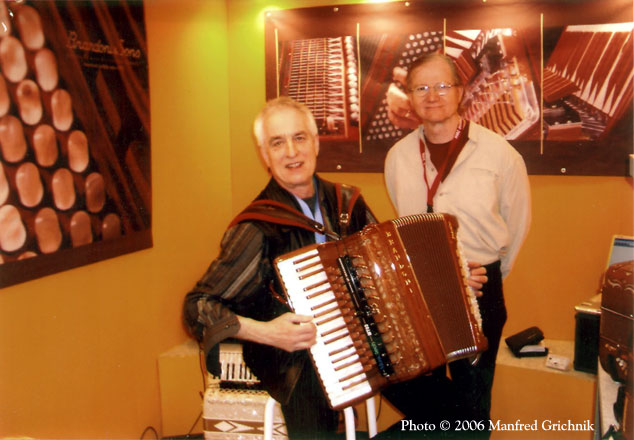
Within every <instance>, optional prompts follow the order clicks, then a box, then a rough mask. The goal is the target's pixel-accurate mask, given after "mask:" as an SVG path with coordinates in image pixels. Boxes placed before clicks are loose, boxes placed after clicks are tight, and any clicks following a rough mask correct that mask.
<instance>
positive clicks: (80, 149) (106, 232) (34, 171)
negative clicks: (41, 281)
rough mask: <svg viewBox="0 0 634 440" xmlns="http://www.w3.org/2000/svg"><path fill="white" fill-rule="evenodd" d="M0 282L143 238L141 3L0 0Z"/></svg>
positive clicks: (138, 243) (113, 252)
mask: <svg viewBox="0 0 634 440" xmlns="http://www.w3.org/2000/svg"><path fill="white" fill-rule="evenodd" d="M0 24H1V25H2V26H0V68H1V74H0V160H1V164H2V166H1V168H0V287H5V286H8V285H12V284H16V283H20V282H23V281H27V280H30V279H34V278H38V277H41V276H44V275H49V274H52V273H55V272H59V271H62V270H66V269H70V268H74V267H77V266H80V265H84V264H88V263H92V262H96V261H99V260H103V259H105V258H111V257H114V256H117V255H121V254H124V253H128V252H133V251H137V250H140V249H144V248H148V247H151V246H152V235H151V181H150V107H149V96H148V63H147V48H146V43H145V41H146V40H145V23H144V11H143V3H142V2H141V1H125V0H111V1H105V0H95V1H53V0H39V1H19V2H18V1H3V0H0Z"/></svg>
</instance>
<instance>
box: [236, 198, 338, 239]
mask: <svg viewBox="0 0 634 440" xmlns="http://www.w3.org/2000/svg"><path fill="white" fill-rule="evenodd" d="M248 220H260V221H264V222H268V223H275V224H278V225H286V226H295V227H297V228H302V229H306V230H308V231H311V232H319V233H320V234H324V233H325V228H324V225H322V224H321V223H319V222H316V221H315V220H313V219H311V218H310V217H307V216H306V215H304V214H303V213H301V212H299V211H298V210H296V209H293V208H291V207H290V206H288V205H285V204H284V203H280V202H276V201H275V200H269V199H263V200H256V201H255V202H252V203H251V204H250V205H249V206H247V207H246V208H245V209H244V210H243V211H242V212H241V213H240V214H238V215H237V216H236V217H235V218H234V219H233V220H232V221H231V223H230V224H229V227H230V228H231V227H233V226H235V225H237V224H238V223H241V222H244V221H248Z"/></svg>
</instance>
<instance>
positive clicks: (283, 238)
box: [184, 177, 376, 403]
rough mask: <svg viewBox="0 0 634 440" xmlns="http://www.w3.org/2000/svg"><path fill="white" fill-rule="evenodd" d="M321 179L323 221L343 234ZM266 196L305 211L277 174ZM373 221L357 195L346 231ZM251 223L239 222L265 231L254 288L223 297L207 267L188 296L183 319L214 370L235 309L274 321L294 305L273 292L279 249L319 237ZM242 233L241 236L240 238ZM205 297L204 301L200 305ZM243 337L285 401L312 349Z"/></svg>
mask: <svg viewBox="0 0 634 440" xmlns="http://www.w3.org/2000/svg"><path fill="white" fill-rule="evenodd" d="M317 181H318V195H319V200H320V206H321V209H322V216H323V218H324V224H325V227H326V229H327V230H329V231H333V232H335V233H336V234H338V235H342V233H343V232H344V231H342V229H341V226H340V224H339V222H338V218H339V215H338V208H337V194H336V190H335V185H334V184H332V183H330V182H327V181H325V180H323V179H320V178H318V177H317ZM265 199H268V200H274V201H276V202H281V203H283V204H285V205H287V206H290V207H292V208H294V209H296V210H298V211H300V212H301V207H300V206H299V204H298V203H297V201H296V200H295V197H293V195H292V194H290V193H289V192H288V191H286V190H285V189H283V188H282V187H280V186H279V184H278V183H277V182H276V181H275V180H273V179H271V180H270V181H269V183H268V185H267V186H266V188H265V189H264V190H263V191H262V192H261V193H260V195H258V197H257V198H256V200H265ZM375 221H376V220H375V218H374V216H373V214H372V213H371V211H370V210H369V209H368V207H367V205H366V204H365V202H364V200H363V198H362V197H359V198H358V199H357V200H356V202H355V204H354V206H353V208H352V212H351V215H350V219H349V226H348V231H347V232H348V233H353V232H356V231H359V230H361V229H362V228H363V227H364V226H365V225H366V224H368V223H372V222H375ZM247 223H248V225H244V224H243V225H238V226H235V227H240V226H242V227H243V228H244V227H245V226H246V227H248V228H253V227H254V228H256V229H257V232H256V233H257V234H259V235H261V237H259V238H261V243H262V246H261V254H260V262H259V267H258V270H257V272H258V276H257V283H252V284H251V286H250V287H249V290H250V291H249V292H247V293H246V294H241V295H236V296H235V297H234V298H230V299H223V298H221V297H220V295H221V294H222V293H223V292H216V291H214V286H212V285H208V283H205V282H204V280H205V279H214V276H215V277H217V276H218V274H217V273H211V274H210V273H209V271H208V273H207V274H206V275H205V277H203V279H202V280H201V281H199V283H198V284H197V286H196V288H194V289H193V290H192V291H191V292H190V293H189V294H188V295H187V298H186V300H185V307H184V318H185V323H186V325H187V327H188V328H189V330H190V332H191V333H192V334H193V335H194V336H195V337H196V338H197V339H198V340H200V341H202V342H203V347H204V350H205V355H206V357H207V366H208V369H209V370H210V371H212V372H214V371H217V370H216V365H215V364H216V362H217V361H216V359H217V358H216V356H217V345H216V344H217V343H218V342H220V341H221V340H223V339H225V338H226V337H230V336H233V335H235V333H237V331H238V329H239V324H238V322H237V318H236V317H235V315H241V316H245V317H249V318H252V319H256V320H259V321H270V320H271V319H273V318H275V317H277V316H280V315H282V314H284V313H286V312H288V311H290V310H289V308H288V306H287V305H286V304H285V303H283V302H282V301H280V300H279V299H278V298H276V295H275V294H273V293H272V292H271V289H273V290H274V291H275V292H279V293H282V291H283V290H282V289H281V286H280V284H279V280H278V279H277V277H276V276H275V272H274V269H273V261H274V260H275V258H277V257H278V256H280V255H283V254H286V253H288V252H291V251H294V250H296V249H299V248H302V247H305V246H307V245H310V244H314V243H315V235H314V232H311V231H309V230H306V229H302V228H298V227H294V226H286V225H280V224H276V223H271V222H266V221H261V220H249V221H247ZM343 235H345V234H343ZM239 237H240V236H238V239H240V238H239ZM230 245H235V243H233V244H232V243H225V242H224V240H223V246H230ZM221 254H222V252H221ZM214 267H215V266H214V264H213V263H212V266H210V271H212V272H213V270H214ZM216 270H217V269H216ZM216 279H217V278H216ZM201 299H202V300H203V302H204V304H203V305H202V306H201V303H200V301H201ZM201 310H202V312H201ZM205 310H209V315H213V316H201V315H204V314H205ZM242 343H243V347H244V359H245V362H246V363H247V365H248V366H249V368H250V369H251V371H252V372H253V373H254V374H255V375H256V376H257V377H258V378H259V379H260V381H261V382H262V384H263V385H264V387H265V388H266V389H267V391H269V393H270V394H271V395H272V396H273V397H274V398H275V399H276V400H277V401H279V402H281V403H285V402H287V400H288V398H289V396H290V394H291V393H292V391H293V388H294V386H295V384H296V383H297V380H298V379H299V373H300V372H301V370H302V368H303V366H304V363H305V362H310V361H309V358H308V351H307V350H300V351H295V352H292V353H288V352H286V351H284V350H280V349H278V348H275V347H271V346H267V345H262V344H256V343H251V342H248V341H242Z"/></svg>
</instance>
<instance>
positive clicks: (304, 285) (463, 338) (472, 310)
mask: <svg viewBox="0 0 634 440" xmlns="http://www.w3.org/2000/svg"><path fill="white" fill-rule="evenodd" d="M457 228H458V223H457V220H456V219H455V217H453V216H451V215H448V214H439V213H432V214H421V215H415V216H408V217H401V218H398V219H396V220H391V221H388V222H383V223H380V224H372V225H368V226H366V227H365V228H364V229H363V230H362V231H359V232H357V233H355V234H352V235H350V236H348V237H346V238H344V239H342V240H338V241H334V242H328V243H324V244H320V245H312V246H308V247H304V248H302V249H299V250H297V251H295V252H291V253H289V254H286V255H283V256H281V257H279V258H278V259H276V260H275V269H276V271H277V273H278V276H279V277H280V279H281V281H282V285H283V288H284V291H285V294H286V297H287V299H288V301H289V304H290V306H291V308H292V309H293V310H294V311H295V312H296V313H299V314H303V315H310V316H313V317H314V319H313V322H314V324H315V325H316V327H317V342H316V343H315V344H314V345H313V346H312V347H311V348H310V354H311V358H312V360H313V363H314V365H315V368H316V370H317V373H318V375H319V377H320V380H321V383H322V386H323V388H324V391H325V394H326V396H327V398H328V400H329V402H330V405H331V407H332V408H333V409H341V408H345V407H348V406H351V405H354V404H356V403H358V402H360V401H362V400H364V399H366V398H368V397H370V396H372V395H374V394H376V393H377V392H379V391H380V390H381V389H383V388H384V387H386V386H387V385H389V384H390V383H396V382H401V381H404V380H408V379H412V378H414V377H417V376H420V375H422V374H425V373H427V372H429V371H431V370H433V369H434V368H436V367H438V366H440V365H443V364H445V363H447V362H450V361H453V360H457V359H461V358H465V357H471V356H475V355H477V354H478V353H480V352H482V351H484V350H486V348H487V341H486V338H485V337H484V335H483V333H482V322H481V318H480V312H479V308H478V303H477V301H476V297H475V293H474V292H473V291H472V290H471V288H470V287H468V285H467V276H468V268H467V265H466V261H465V260H464V258H463V257H462V252H461V250H460V245H459V242H458V239H457Z"/></svg>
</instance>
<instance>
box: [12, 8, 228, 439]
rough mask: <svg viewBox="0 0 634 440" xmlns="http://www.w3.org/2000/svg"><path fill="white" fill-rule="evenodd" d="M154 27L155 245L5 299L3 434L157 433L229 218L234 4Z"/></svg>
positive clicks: (157, 21)
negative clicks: (186, 326)
mask: <svg viewBox="0 0 634 440" xmlns="http://www.w3.org/2000/svg"><path fill="white" fill-rule="evenodd" d="M146 24H147V40H148V47H149V62H150V89H151V96H150V100H151V115H152V133H151V138H152V190H153V194H152V196H153V216H152V217H153V235H154V247H153V248H151V249H148V250H144V251H141V252H136V253H133V254H130V255H126V256H122V257H118V258H114V259H111V260H108V261H103V262H100V263H97V264H92V265H89V266H84V267H81V268H78V269H74V270H71V271H68V272H64V273H60V274H56V275H52V276H49V277H46V278H42V279H39V280H35V281H31V282H28V283H24V284H21V285H17V286H14V287H10V288H6V289H3V290H2V291H0V438H1V437H5V436H18V435H24V436H31V437H36V438H95V439H97V438H99V439H103V438H128V439H129V438H139V437H140V436H141V433H142V432H143V430H144V428H145V427H146V426H150V425H151V426H154V427H155V428H156V429H157V430H160V426H161V413H160V396H159V381H158V370H157V359H158V356H159V354H160V353H162V352H164V351H166V350H167V349H169V348H170V347H172V346H174V345H176V344H179V343H181V342H183V341H184V340H185V339H186V335H185V332H184V330H183V329H182V325H181V318H180V308H181V303H182V299H183V296H184V294H185V292H186V291H187V290H189V289H190V288H191V286H192V284H193V282H194V281H195V280H196V279H197V278H198V277H199V276H200V275H201V274H202V272H203V271H204V270H205V268H206V267H207V265H208V263H209V261H210V260H211V258H212V257H213V256H214V254H215V253H216V251H217V247H218V243H219V239H220V235H219V231H221V230H223V229H224V228H225V227H226V224H227V221H228V219H229V218H230V215H231V214H230V206H231V187H230V155H229V128H228V127H229V116H228V114H227V108H228V92H227V83H228V77H227V75H228V72H227V59H228V54H227V34H226V9H225V3H224V1H209V0H186V1H182V0H178V1H176V0H151V1H150V2H149V3H147V5H146ZM193 422H194V420H192V423H193ZM146 438H152V434H148V435H147V436H146Z"/></svg>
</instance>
